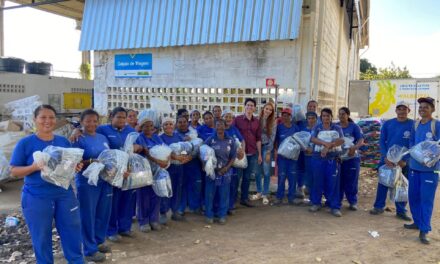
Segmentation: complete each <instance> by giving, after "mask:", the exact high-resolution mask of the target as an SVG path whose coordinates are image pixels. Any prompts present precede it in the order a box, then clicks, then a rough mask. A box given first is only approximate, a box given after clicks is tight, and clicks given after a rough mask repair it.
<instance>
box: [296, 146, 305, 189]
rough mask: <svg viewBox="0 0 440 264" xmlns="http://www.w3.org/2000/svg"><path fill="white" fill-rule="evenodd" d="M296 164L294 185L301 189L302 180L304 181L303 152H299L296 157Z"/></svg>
mask: <svg viewBox="0 0 440 264" xmlns="http://www.w3.org/2000/svg"><path fill="white" fill-rule="evenodd" d="M296 164H297V168H296V172H297V180H296V184H297V186H298V187H302V186H304V180H305V177H306V176H305V174H306V159H305V155H304V152H303V151H301V153H300V154H299V157H298V161H297V162H296Z"/></svg>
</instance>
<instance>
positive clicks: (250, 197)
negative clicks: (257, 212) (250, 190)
mask: <svg viewBox="0 0 440 264" xmlns="http://www.w3.org/2000/svg"><path fill="white" fill-rule="evenodd" d="M261 197H262V195H261V193H256V194H253V195H250V196H249V200H251V201H256V200H260V199H261Z"/></svg>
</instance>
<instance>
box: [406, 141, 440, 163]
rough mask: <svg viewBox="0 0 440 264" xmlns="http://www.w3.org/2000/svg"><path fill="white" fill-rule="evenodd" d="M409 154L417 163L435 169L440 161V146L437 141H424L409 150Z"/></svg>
mask: <svg viewBox="0 0 440 264" xmlns="http://www.w3.org/2000/svg"><path fill="white" fill-rule="evenodd" d="M409 154H410V155H411V157H412V158H413V159H415V160H416V161H417V162H419V163H421V164H423V165H425V166H426V167H430V168H431V167H434V166H435V164H436V163H437V162H438V161H439V159H440V145H439V142H437V141H429V140H426V141H422V142H420V143H419V144H417V145H415V146H414V147H412V148H411V149H410V150H409Z"/></svg>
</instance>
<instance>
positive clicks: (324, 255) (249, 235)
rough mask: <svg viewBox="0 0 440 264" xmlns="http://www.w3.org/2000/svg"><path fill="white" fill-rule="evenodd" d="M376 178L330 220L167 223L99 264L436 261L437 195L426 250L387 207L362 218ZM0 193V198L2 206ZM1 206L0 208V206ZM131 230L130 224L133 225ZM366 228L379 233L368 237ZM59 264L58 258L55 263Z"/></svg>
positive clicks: (249, 217)
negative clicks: (353, 204)
mask: <svg viewBox="0 0 440 264" xmlns="http://www.w3.org/2000/svg"><path fill="white" fill-rule="evenodd" d="M375 193H376V178H375V177H374V176H373V174H367V173H366V172H365V170H364V171H363V173H362V176H361V181H360V188H359V208H360V210H359V211H357V212H351V211H348V210H347V208H346V204H345V205H344V208H343V210H342V213H343V217H341V218H336V217H334V216H332V215H330V214H329V213H328V212H327V210H326V209H323V210H321V211H319V212H317V213H310V212H308V211H307V208H308V207H305V206H289V205H284V206H280V207H275V206H263V205H262V204H261V202H256V205H257V208H243V207H239V209H238V210H237V214H236V215H234V216H231V217H229V218H228V222H227V224H226V225H224V226H220V225H218V224H213V225H210V226H208V225H206V224H205V223H204V218H203V217H202V216H198V215H193V214H187V215H186V217H187V221H186V222H173V221H170V222H169V223H168V224H167V226H165V228H164V229H163V230H162V231H159V232H150V233H148V234H144V233H140V232H138V231H135V237H134V238H124V239H123V241H122V242H120V243H115V244H111V245H112V248H113V253H112V254H108V255H107V261H106V263H172V264H177V263H178V264H180V263H341V264H344V263H358V264H359V263H362V264H366V263H436V264H437V263H440V250H439V246H440V206H439V201H438V200H439V196H437V199H436V200H437V201H436V206H435V207H436V208H435V210H434V215H433V221H432V226H433V232H431V233H430V238H431V245H428V246H426V245H422V244H421V243H420V242H419V241H418V232H417V231H412V230H405V229H404V228H403V224H404V223H405V222H404V221H402V220H399V219H397V218H396V217H395V212H394V206H393V205H392V204H391V203H388V204H389V206H390V207H391V208H390V211H388V212H385V213H384V214H383V215H380V216H372V215H370V214H369V213H368V210H369V209H370V208H371V206H372V203H373V199H374V197H375ZM4 194H7V190H6V191H4V192H3V193H0V201H2V203H3V198H2V195H4ZM0 204H1V203H0ZM133 229H134V230H137V224H134V226H133ZM368 231H377V232H379V235H380V236H379V237H377V238H373V237H372V236H371V235H370V234H369V232H368ZM57 262H58V263H61V262H60V261H57Z"/></svg>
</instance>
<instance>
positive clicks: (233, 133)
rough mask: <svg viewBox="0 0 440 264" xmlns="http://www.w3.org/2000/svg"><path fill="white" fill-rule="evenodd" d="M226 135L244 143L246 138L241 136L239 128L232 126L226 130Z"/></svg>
mask: <svg viewBox="0 0 440 264" xmlns="http://www.w3.org/2000/svg"><path fill="white" fill-rule="evenodd" d="M225 134H226V135H228V136H229V137H232V138H234V139H238V141H240V142H243V140H244V138H243V136H242V135H241V133H240V131H239V130H238V128H237V127H236V126H234V125H231V126H230V127H229V128H227V129H225Z"/></svg>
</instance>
